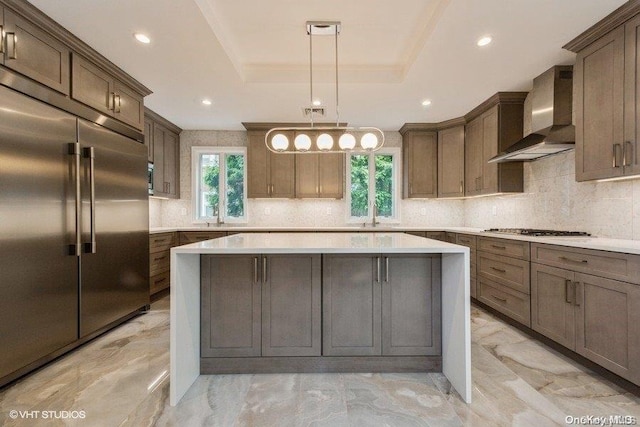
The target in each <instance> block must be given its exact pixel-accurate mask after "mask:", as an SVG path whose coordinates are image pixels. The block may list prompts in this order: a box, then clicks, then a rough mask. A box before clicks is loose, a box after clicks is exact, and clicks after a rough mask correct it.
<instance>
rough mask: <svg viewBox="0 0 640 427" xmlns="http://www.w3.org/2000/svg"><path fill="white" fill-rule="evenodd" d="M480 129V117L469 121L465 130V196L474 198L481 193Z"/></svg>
mask: <svg viewBox="0 0 640 427" xmlns="http://www.w3.org/2000/svg"><path fill="white" fill-rule="evenodd" d="M482 128H483V126H482V119H481V117H478V118H476V119H474V120H472V121H470V122H469V123H468V124H467V126H466V128H465V135H464V144H465V153H464V164H465V166H464V182H465V186H464V191H465V196H474V195H477V194H480V193H481V192H482Z"/></svg>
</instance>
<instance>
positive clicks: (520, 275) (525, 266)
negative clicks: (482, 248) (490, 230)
mask: <svg viewBox="0 0 640 427" xmlns="http://www.w3.org/2000/svg"><path fill="white" fill-rule="evenodd" d="M478 275H479V276H481V277H485V278H488V279H491V280H492V281H495V282H497V283H500V284H502V285H505V286H508V287H510V288H512V289H515V290H516V291H520V292H524V293H526V294H528V293H530V287H529V262H528V261H523V260H519V259H515V258H509V257H505V256H500V255H494V254H488V253H486V252H478Z"/></svg>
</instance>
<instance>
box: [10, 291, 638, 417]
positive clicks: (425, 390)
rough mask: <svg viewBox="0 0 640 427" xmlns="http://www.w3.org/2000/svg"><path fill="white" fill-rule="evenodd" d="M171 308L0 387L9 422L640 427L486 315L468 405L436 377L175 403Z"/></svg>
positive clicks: (283, 377) (614, 402)
mask: <svg viewBox="0 0 640 427" xmlns="http://www.w3.org/2000/svg"><path fill="white" fill-rule="evenodd" d="M168 308H169V303H168V298H165V299H162V300H160V301H158V302H156V303H154V304H153V305H152V310H151V311H150V312H149V313H147V314H145V315H143V316H139V317H137V318H135V319H132V320H131V321H129V322H127V323H126V324H124V325H122V326H120V327H118V328H117V329H115V330H113V331H111V332H109V333H107V334H105V335H103V336H102V337H100V338H98V339H96V340H94V341H92V342H91V343H89V344H88V345H86V346H84V347H82V348H80V349H78V350H76V351H74V352H72V353H71V354H68V355H66V356H64V357H62V358H60V359H59V360H57V361H55V362H54V363H52V364H50V365H49V366H47V367H45V368H43V369H41V370H39V371H37V372H36V373H34V374H32V375H30V376H28V377H26V378H24V379H23V380H21V381H19V382H18V383H16V384H14V385H12V386H10V387H7V388H5V389H3V390H0V425H1V426H29V427H31V426H92V427H93V426H107V427H111V426H135V427H139V426H180V427H182V426H188V427H190V426H278V427H281V426H331V427H334V426H336V427H339V426H391V427H396V426H398V427H400V426H434V427H437V426H532V427H538V426H557V425H567V424H566V422H565V420H566V417H567V416H583V415H595V416H601V415H604V416H609V415H628V416H633V417H636V419H637V420H639V421H638V423H640V398H639V397H636V396H634V395H632V394H630V393H627V392H625V391H624V390H622V389H620V388H619V387H617V386H616V385H614V384H612V383H610V382H608V381H607V380H605V379H604V378H602V377H600V376H598V375H597V374H595V373H593V372H591V371H589V370H588V369H586V368H584V367H582V366H580V365H579V364H577V363H575V362H573V361H572V360H570V359H567V358H566V357H564V356H562V355H560V354H558V353H556V352H555V351H553V350H551V349H549V348H548V347H546V346H545V345H543V344H541V343H539V342H537V341H535V340H533V339H531V338H529V337H528V336H527V335H526V334H523V333H522V332H520V331H519V330H517V329H515V328H513V327H511V326H509V325H507V324H505V323H504V322H502V321H500V320H498V319H496V318H495V317H493V316H492V315H491V314H489V313H487V312H485V311H484V310H482V309H480V308H477V307H473V308H472V341H473V344H472V365H473V381H474V388H473V403H472V404H470V405H467V404H465V403H463V402H462V401H461V400H460V397H459V396H458V395H457V393H455V391H452V390H451V387H450V385H449V383H448V381H447V380H446V378H445V377H444V376H443V375H442V374H437V373H431V374H279V375H219V376H201V377H200V378H199V379H198V380H197V381H196V383H195V384H194V385H193V387H192V388H191V389H190V390H189V392H188V393H187V395H186V396H185V397H184V398H183V400H182V401H181V403H180V404H179V405H178V406H177V407H171V406H169V403H168V391H169V379H168V369H169V353H168V341H169V324H168V322H169V311H168ZM11 411H19V412H18V418H16V419H13V418H12V417H11ZM36 411H40V412H38V413H36ZM45 411H55V412H46V413H45ZM61 411H67V412H66V413H65V412H61ZM74 411H75V412H74ZM27 415H29V416H31V418H25V417H26V416H27ZM45 416H47V418H46V419H45V418H44V417H45ZM52 417H53V418H52ZM56 417H57V418H56Z"/></svg>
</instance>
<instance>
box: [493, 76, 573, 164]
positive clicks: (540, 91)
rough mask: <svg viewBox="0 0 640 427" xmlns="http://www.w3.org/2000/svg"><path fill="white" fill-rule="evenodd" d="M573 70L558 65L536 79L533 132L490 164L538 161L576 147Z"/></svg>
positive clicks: (534, 85) (532, 96) (532, 91)
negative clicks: (573, 113)
mask: <svg viewBox="0 0 640 427" xmlns="http://www.w3.org/2000/svg"><path fill="white" fill-rule="evenodd" d="M572 93H573V67H572V66H571V65H567V66H555V67H552V68H550V69H549V70H547V71H545V72H544V73H543V74H541V75H539V76H538V77H536V78H535V79H533V89H532V90H531V93H530V94H529V95H530V96H531V107H532V108H531V128H532V129H533V132H531V133H530V134H529V135H527V136H526V137H524V138H523V139H521V140H520V141H518V142H516V143H515V144H513V145H512V146H510V147H509V148H507V149H506V150H505V151H503V152H502V153H500V154H498V155H497V156H495V157H493V158H492V159H491V160H489V163H503V162H520V161H531V160H537V159H539V158H541V157H546V156H549V155H551V154H556V153H560V152H562V151H566V150H570V149H572V148H574V147H575V127H574V126H573V125H572V124H571V108H572Z"/></svg>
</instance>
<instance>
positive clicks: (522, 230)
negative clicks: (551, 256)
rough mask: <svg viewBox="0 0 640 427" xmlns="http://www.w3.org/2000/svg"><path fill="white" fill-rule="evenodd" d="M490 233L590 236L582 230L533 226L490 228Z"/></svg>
mask: <svg viewBox="0 0 640 427" xmlns="http://www.w3.org/2000/svg"><path fill="white" fill-rule="evenodd" d="M485 231H488V232H491V233H506V234H521V235H523V236H591V234H589V233H585V232H584V231H559V230H539V229H535V228H490V229H488V230H485Z"/></svg>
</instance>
